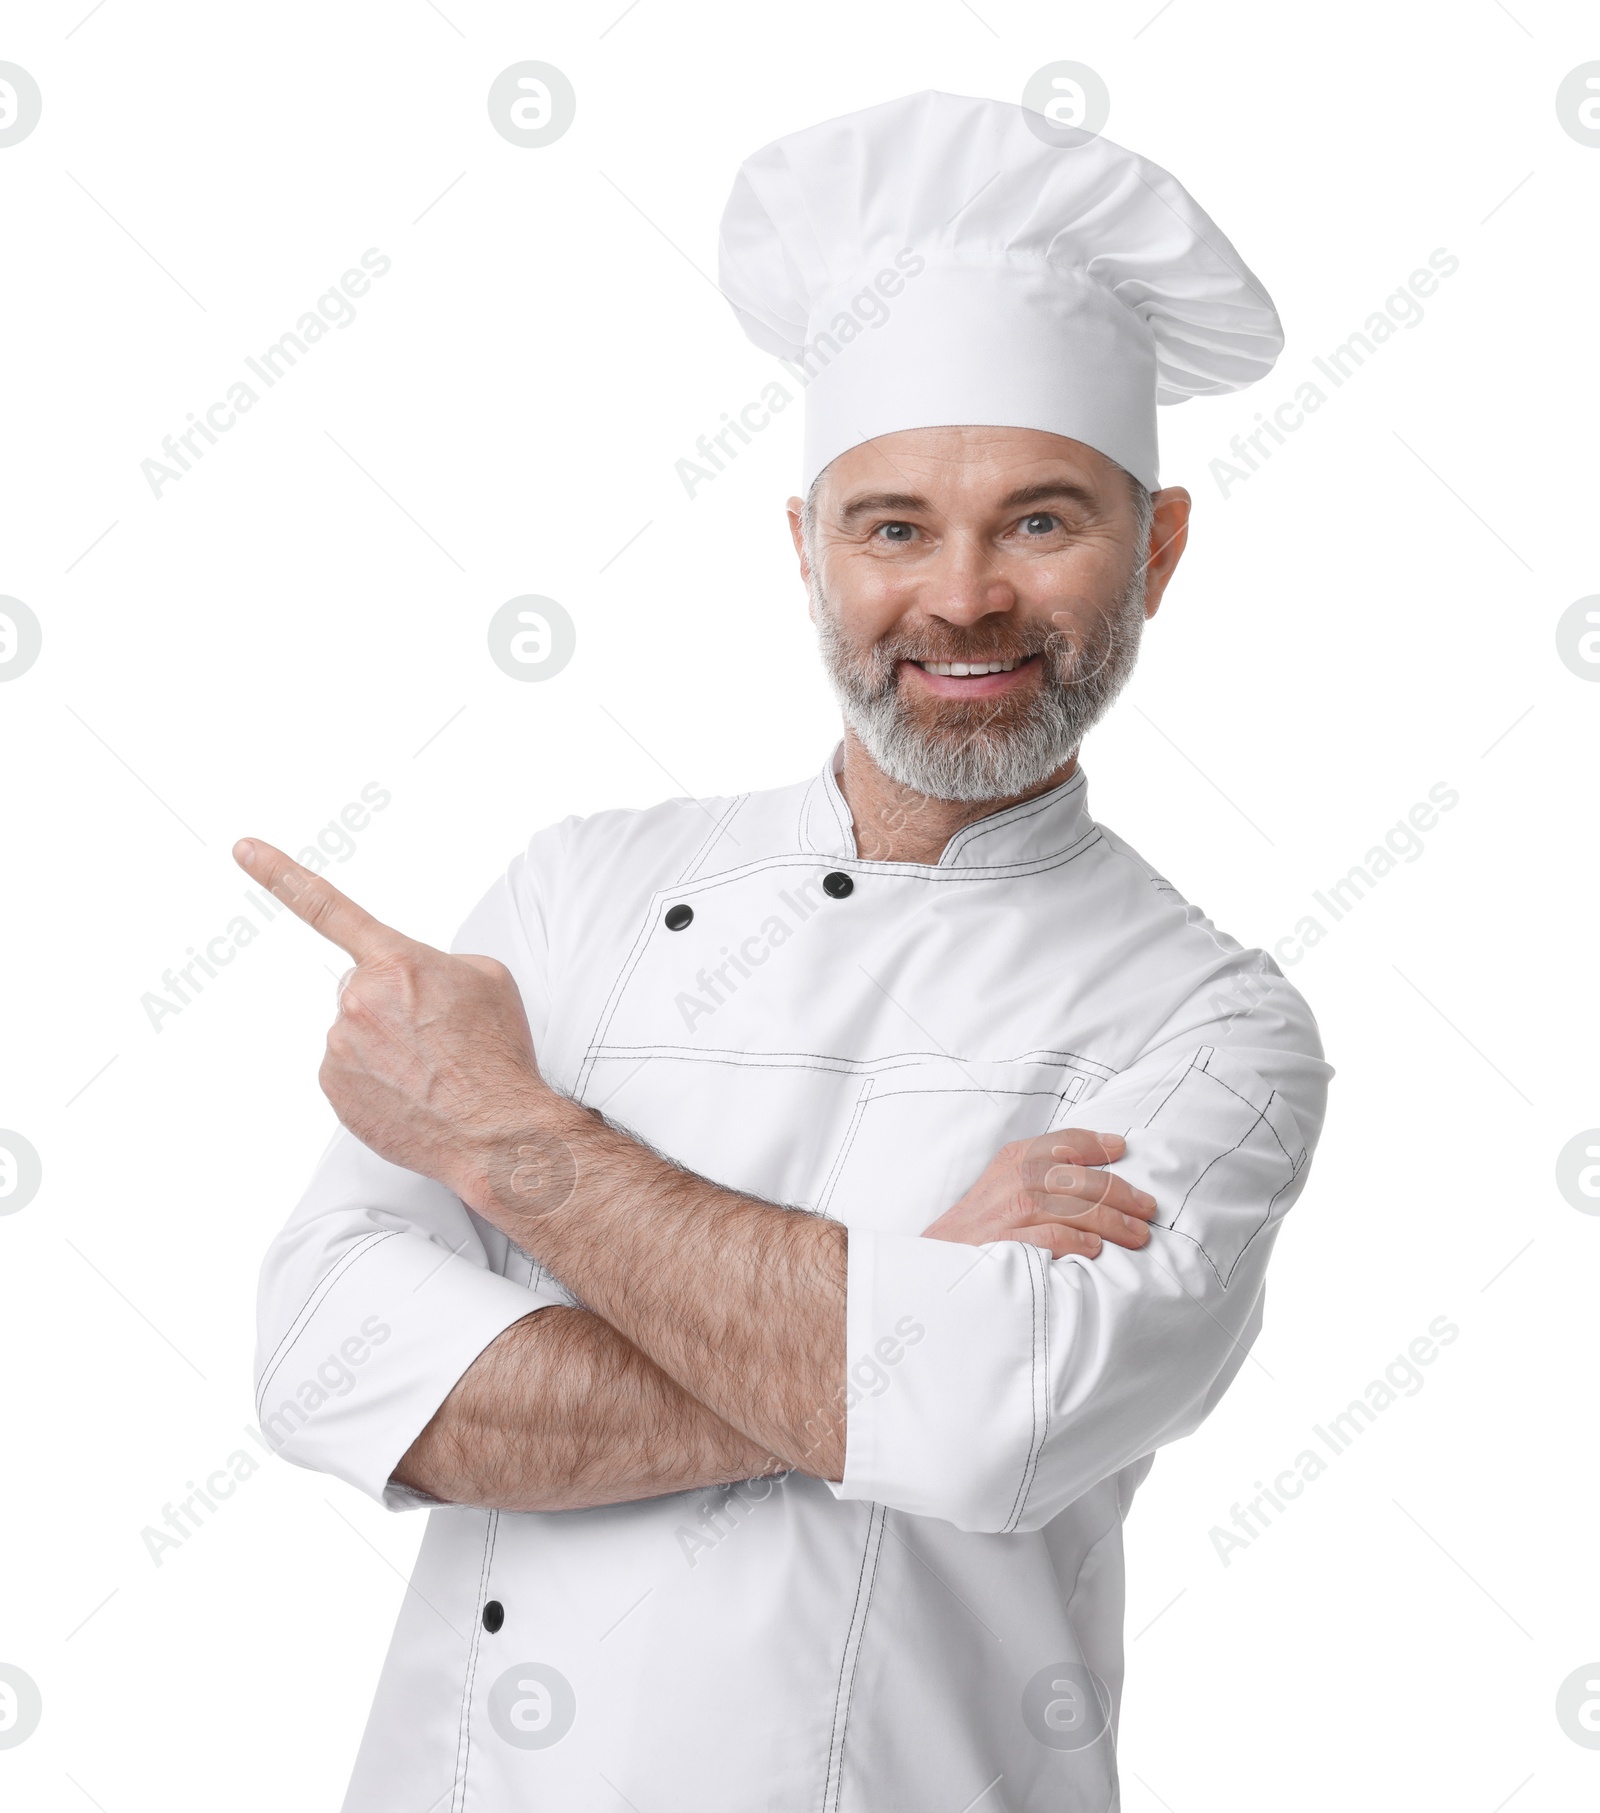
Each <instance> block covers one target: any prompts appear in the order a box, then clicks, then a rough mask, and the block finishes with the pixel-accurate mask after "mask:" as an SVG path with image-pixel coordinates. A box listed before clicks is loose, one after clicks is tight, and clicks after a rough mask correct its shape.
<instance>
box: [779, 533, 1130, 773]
mask: <svg viewBox="0 0 1600 1813" xmlns="http://www.w3.org/2000/svg"><path fill="white" fill-rule="evenodd" d="M810 591H811V602H812V606H813V608H814V610H815V613H816V620H817V630H818V637H819V640H820V643H821V648H822V659H823V664H824V666H825V667H826V668H827V672H828V679H829V681H830V682H831V683H832V686H833V690H834V691H835V693H837V694H838V697H839V704H840V707H841V709H842V711H843V713H844V721H845V723H846V724H847V725H848V726H849V727H850V729H851V730H853V731H854V732H855V734H856V736H857V737H858V738H859V740H860V742H861V744H862V746H863V747H864V748H865V749H866V751H867V754H868V755H870V756H871V757H872V759H873V761H874V762H876V763H877V765H878V767H879V768H881V769H882V770H883V772H884V773H885V774H886V775H888V777H889V779H890V780H892V781H895V782H897V783H898V784H899V785H900V786H902V787H906V788H909V789H910V790H911V791H912V792H914V793H920V794H924V795H926V796H927V797H928V798H931V799H941V800H992V799H1013V798H1015V797H1016V796H1017V795H1018V794H1022V793H1028V792H1031V791H1032V790H1033V789H1034V788H1037V787H1039V786H1042V785H1043V783H1044V782H1045V781H1047V780H1048V779H1049V778H1050V776H1051V775H1052V774H1054V773H1055V772H1056V770H1057V769H1058V768H1060V767H1062V766H1063V765H1064V764H1065V763H1066V762H1068V761H1070V760H1071V758H1072V757H1073V756H1075V755H1076V754H1077V753H1078V750H1079V747H1080V746H1081V744H1082V742H1083V739H1084V737H1085V736H1086V735H1087V734H1088V732H1089V731H1090V729H1091V728H1092V727H1093V726H1094V725H1095V724H1097V723H1098V722H1099V721H1100V719H1101V718H1102V717H1104V716H1105V714H1106V712H1107V711H1108V710H1109V708H1110V706H1111V702H1112V700H1113V699H1115V698H1116V696H1117V694H1118V693H1119V692H1120V691H1121V690H1122V688H1123V686H1124V685H1125V684H1126V683H1127V679H1128V676H1129V675H1130V674H1131V673H1132V672H1133V667H1134V663H1135V661H1136V660H1137V659H1138V655H1139V638H1140V634H1141V633H1142V631H1143V629H1144V604H1145V576H1144V568H1143V566H1142V565H1141V566H1140V567H1139V568H1138V569H1137V571H1136V572H1135V573H1134V575H1133V577H1132V578H1131V579H1130V580H1129V581H1128V583H1127V585H1126V586H1124V587H1123V590H1122V592H1121V594H1120V596H1119V597H1118V598H1117V600H1116V602H1115V603H1114V604H1113V605H1112V607H1111V609H1110V610H1109V611H1107V612H1105V613H1104V614H1102V615H1101V616H1100V617H1099V618H1097V619H1096V620H1095V623H1094V627H1093V628H1092V629H1091V630H1090V632H1089V633H1088V635H1087V636H1085V637H1076V636H1072V635H1069V634H1068V633H1067V632H1066V631H1063V630H1061V629H1048V630H1047V629H1044V628H1042V627H1041V626H1039V625H1032V626H1029V627H1027V628H1025V629H1024V630H1023V631H1022V634H1021V637H1020V639H1019V638H1018V637H1017V636H1015V635H1013V636H1012V637H1011V638H1009V639H1008V640H1005V641H1002V642H1000V643H997V642H996V639H995V638H994V636H993V635H990V636H989V637H987V638H985V639H984V641H983V642H982V643H980V642H979V640H978V639H977V638H976V637H974V636H972V635H971V634H970V633H969V634H967V635H966V637H965V639H964V640H963V635H962V632H960V631H958V630H955V629H950V630H948V631H947V632H946V633H945V636H943V637H941V638H938V639H939V640H947V641H948V642H949V643H950V644H952V646H949V647H939V648H933V647H930V646H929V643H930V640H932V638H930V637H929V635H928V634H927V633H926V632H924V633H923V634H922V635H921V636H919V637H911V636H908V635H906V634H904V633H897V634H891V635H889V636H886V637H884V638H883V639H882V640H881V641H879V642H876V643H874V644H873V645H872V647H870V648H867V649H861V648H857V647H856V646H855V644H854V643H852V642H850V641H849V640H848V639H847V638H846V636H845V634H844V631H843V629H842V627H841V626H840V623H839V619H838V616H837V614H836V612H835V611H834V609H833V606H832V605H831V604H830V603H829V601H828V598H827V595H826V594H825V593H824V591H823V589H822V584H821V581H820V580H819V579H818V578H817V573H816V567H815V565H814V564H813V566H812V569H811V585H810ZM1033 654H1037V655H1039V656H1040V666H1041V667H1042V669H1043V673H1042V675H1041V681H1042V683H1041V685H1040V686H1039V688H1038V689H1037V691H1036V692H1035V693H1034V694H1033V696H1032V697H1030V698H1027V699H1025V700H1020V701H1017V700H1010V699H1002V700H998V701H992V702H991V701H988V700H974V701H973V702H972V703H971V704H962V703H960V702H958V701H948V700H947V701H939V702H938V711H937V717H936V719H935V720H934V721H932V722H928V721H926V720H925V718H924V717H923V716H922V714H919V712H918V711H917V710H916V709H915V708H914V707H913V706H912V704H911V702H910V701H909V699H908V698H907V697H906V696H905V694H904V693H903V692H902V690H901V687H900V683H899V678H898V673H897V670H896V663H897V662H898V661H902V660H919V659H920V660H931V661H1009V660H1011V659H1012V658H1013V657H1018V658H1020V657H1023V656H1027V655H1033Z"/></svg>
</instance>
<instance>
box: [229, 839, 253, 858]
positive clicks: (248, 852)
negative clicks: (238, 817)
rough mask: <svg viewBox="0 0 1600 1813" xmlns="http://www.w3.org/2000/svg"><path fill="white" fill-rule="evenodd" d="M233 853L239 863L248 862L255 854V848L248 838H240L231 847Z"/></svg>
mask: <svg viewBox="0 0 1600 1813" xmlns="http://www.w3.org/2000/svg"><path fill="white" fill-rule="evenodd" d="M233 853H234V855H235V856H236V857H237V858H238V859H239V861H240V862H249V860H250V859H251V857H253V856H254V855H255V853H256V847H255V845H254V844H253V843H251V841H250V839H249V838H248V837H241V838H240V839H239V841H238V843H236V844H235V845H234V846H233Z"/></svg>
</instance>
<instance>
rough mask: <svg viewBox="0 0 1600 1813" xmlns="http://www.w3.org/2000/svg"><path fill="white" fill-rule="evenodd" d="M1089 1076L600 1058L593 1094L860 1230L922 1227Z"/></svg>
mask: <svg viewBox="0 0 1600 1813" xmlns="http://www.w3.org/2000/svg"><path fill="white" fill-rule="evenodd" d="M1092 1075H1093V1076H1098V1075H1099V1073H1098V1072H1091V1071H1089V1070H1088V1069H1086V1068H1083V1067H1081V1066H1080V1065H1079V1064H1078V1063H1076V1062H1075V1061H1074V1060H1072V1059H1069V1058H1067V1057H1065V1056H1059V1057H1058V1056H1057V1055H1055V1054H1050V1055H1047V1056H1042V1057H1037V1058H1027V1059H1021V1060H1017V1061H1014V1062H998V1063H997V1062H977V1061H969V1060H958V1059H954V1058H947V1057H942V1056H939V1055H933V1056H927V1055H925V1054H920V1053H907V1054H903V1055H900V1056H896V1057H893V1058H885V1059H881V1060H878V1061H877V1062H875V1063H866V1064H863V1063H857V1062H852V1061H851V1060H849V1059H844V1058H828V1057H822V1056H817V1055H814V1054H806V1055H805V1056H804V1057H803V1058H802V1057H789V1058H787V1059H784V1058H776V1057H769V1056H757V1055H752V1054H742V1053H734V1052H728V1053H725V1054H719V1055H717V1056H715V1057H713V1056H710V1055H709V1054H708V1055H704V1056H700V1055H696V1056H689V1055H687V1054H685V1053H682V1052H681V1051H679V1052H671V1053H668V1052H663V1051H656V1052H651V1053H648V1054H640V1053H629V1054H626V1055H622V1054H618V1055H617V1056H606V1055H602V1056H600V1057H599V1058H598V1060H597V1061H596V1062H595V1063H594V1065H593V1066H592V1068H591V1071H590V1074H589V1078H588V1082H587V1086H586V1088H585V1090H584V1099H585V1101H587V1102H588V1103H589V1105H590V1106H592V1107H596V1108H599V1109H601V1110H602V1111H603V1112H604V1113H606V1114H607V1115H608V1116H609V1117H611V1118H612V1119H613V1120H614V1121H616V1122H617V1123H618V1124H619V1125H621V1126H624V1127H627V1128H629V1129H630V1130H631V1131H633V1132H634V1133H636V1134H638V1135H640V1136H641V1137H643V1138H644V1139H647V1140H648V1141H649V1142H650V1143H651V1144H652V1145H654V1146H655V1147H656V1148H657V1149H658V1150H659V1151H661V1152H664V1153H665V1154H667V1156H669V1157H671V1158H673V1159H675V1160H676V1161H677V1162H678V1163H679V1164H682V1165H685V1166H687V1167H688V1168H689V1169H690V1170H692V1171H697V1172H699V1173H700V1175H701V1176H704V1177H709V1178H711V1179H712V1180H713V1181H714V1182H716V1183H720V1184H723V1185H725V1186H726V1187H727V1188H729V1189H735V1190H742V1191H746V1192H748V1193H749V1194H751V1195H754V1196H759V1197H762V1198H764V1199H765V1200H767V1201H769V1202H781V1203H787V1204H792V1205H794V1206H796V1207H802V1208H809V1209H815V1210H818V1211H820V1212H822V1213H824V1214H827V1215H830V1216H832V1217H834V1218H835V1219H836V1220H839V1221H842V1222H844V1223H845V1224H846V1225H847V1226H849V1227H862V1228H873V1229H878V1230H881V1231H883V1232H886V1233H905V1234H920V1233H921V1232H922V1230H923V1229H924V1228H925V1227H926V1226H927V1225H928V1223H929V1222H930V1221H932V1220H934V1219H935V1218H936V1217H937V1216H939V1215H940V1214H942V1213H943V1212H944V1210H946V1209H947V1208H949V1207H950V1205H951V1204H952V1203H954V1202H955V1201H956V1200H957V1199H958V1198H959V1197H960V1196H962V1195H963V1194H964V1193H965V1192H966V1190H967V1189H969V1188H970V1187H971V1185H972V1184H973V1183H974V1182H976V1180H977V1179H978V1177H979V1176H980V1175H981V1173H982V1172H983V1170H984V1168H985V1166H986V1165H987V1164H988V1163H989V1161H990V1160H991V1159H992V1158H993V1157H994V1155H995V1153H996V1152H997V1151H998V1150H999V1149H1000V1147H1001V1146H1003V1145H1005V1144H1007V1143H1008V1142H1009V1141H1011V1140H1015V1139H1028V1138H1031V1137H1032V1136H1033V1135H1035V1134H1039V1133H1043V1132H1045V1131H1047V1130H1048V1129H1049V1128H1051V1127H1059V1126H1065V1125H1068V1124H1071V1121H1072V1109H1073V1106H1074V1104H1075V1103H1076V1101H1077V1099H1078V1097H1079V1095H1080V1094H1081V1093H1082V1092H1083V1090H1084V1089H1085V1088H1086V1087H1087V1086H1088V1084H1089V1082H1090V1080H1091V1076H1092Z"/></svg>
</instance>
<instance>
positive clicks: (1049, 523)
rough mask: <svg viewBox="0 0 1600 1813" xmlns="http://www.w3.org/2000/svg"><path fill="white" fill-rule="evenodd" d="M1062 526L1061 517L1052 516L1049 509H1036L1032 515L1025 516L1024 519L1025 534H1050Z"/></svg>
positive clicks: (1023, 528) (1023, 530) (1023, 529)
mask: <svg viewBox="0 0 1600 1813" xmlns="http://www.w3.org/2000/svg"><path fill="white" fill-rule="evenodd" d="M1060 527H1061V520H1060V518H1059V517H1055V516H1052V515H1051V514H1050V512H1049V511H1048V510H1038V511H1035V512H1034V514H1033V515H1032V516H1025V517H1023V519H1022V532H1023V534H1024V535H1049V534H1051V533H1052V532H1053V531H1054V530H1056V529H1059V528H1060Z"/></svg>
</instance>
